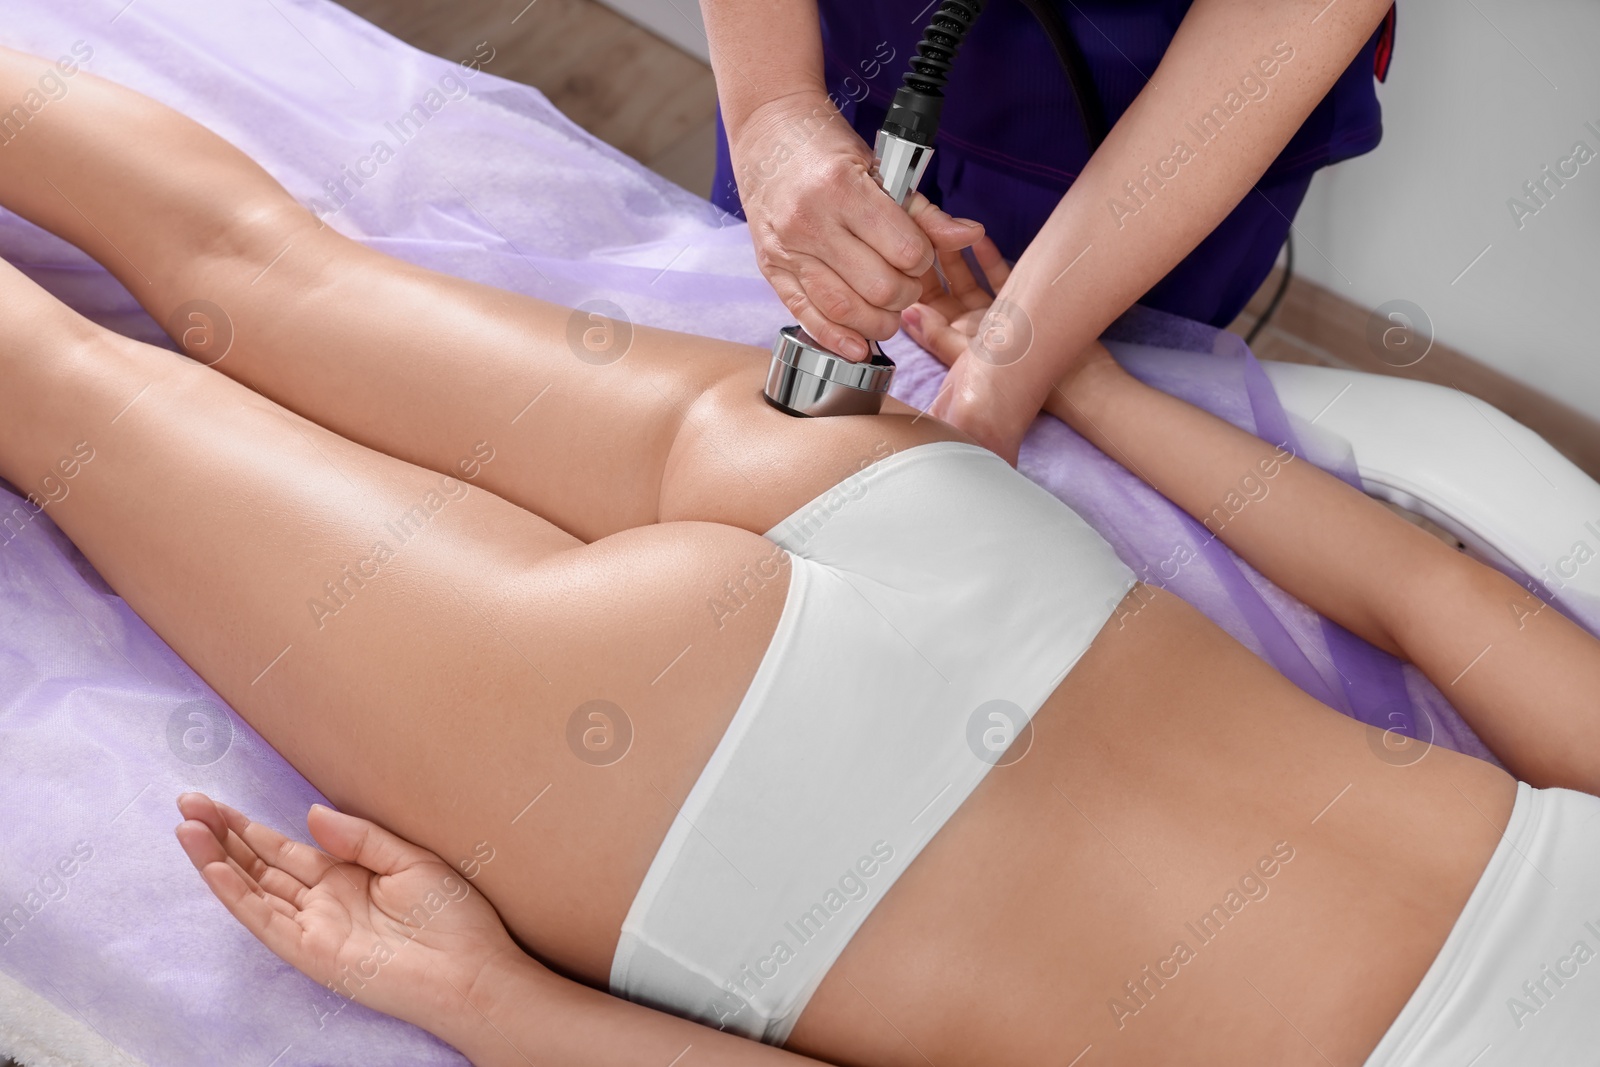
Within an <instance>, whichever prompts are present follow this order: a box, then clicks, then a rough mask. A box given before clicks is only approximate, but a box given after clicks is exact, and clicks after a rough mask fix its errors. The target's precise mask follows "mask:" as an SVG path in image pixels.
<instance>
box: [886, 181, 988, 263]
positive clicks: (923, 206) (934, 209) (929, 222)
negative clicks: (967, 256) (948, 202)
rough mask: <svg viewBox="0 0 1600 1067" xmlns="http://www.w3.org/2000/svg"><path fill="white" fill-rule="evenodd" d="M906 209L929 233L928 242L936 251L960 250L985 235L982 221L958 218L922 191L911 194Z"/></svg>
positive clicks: (924, 231)
mask: <svg viewBox="0 0 1600 1067" xmlns="http://www.w3.org/2000/svg"><path fill="white" fill-rule="evenodd" d="M905 210H906V214H908V215H910V216H911V217H912V218H913V219H915V220H916V223H917V226H918V227H920V228H921V230H922V232H923V233H925V234H927V235H928V242H929V243H930V244H932V245H933V247H934V250H935V251H940V252H955V251H959V250H960V249H963V248H966V247H968V246H969V245H971V244H972V243H973V242H974V241H977V240H978V239H979V238H980V237H982V236H983V224H982V223H980V222H975V221H973V220H972V219H962V218H957V217H955V216H954V215H951V214H950V213H949V212H947V211H945V210H944V209H943V208H941V207H939V206H938V205H937V204H935V203H934V202H933V201H931V200H929V199H928V198H927V197H925V196H923V195H922V194H921V193H912V194H911V197H910V199H908V200H907V201H906V208H905Z"/></svg>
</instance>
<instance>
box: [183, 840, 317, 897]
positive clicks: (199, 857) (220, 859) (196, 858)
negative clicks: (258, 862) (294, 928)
mask: <svg viewBox="0 0 1600 1067" xmlns="http://www.w3.org/2000/svg"><path fill="white" fill-rule="evenodd" d="M176 833H177V837H178V844H179V845H180V846H182V848H183V851H184V854H185V855H187V856H188V857H189V862H190V863H192V864H194V867H195V870H197V871H200V872H202V873H204V871H205V869H206V868H207V867H209V866H212V865H219V866H224V867H227V868H229V869H230V870H232V871H233V872H234V874H235V875H236V876H237V877H238V881H239V884H240V885H242V886H244V887H245V889H246V890H247V891H248V892H250V893H253V894H255V895H256V896H259V897H261V899H262V900H263V902H264V903H265V904H266V905H267V906H268V907H269V908H271V909H272V910H273V911H276V912H278V913H280V914H283V915H288V916H293V915H294V914H296V912H297V911H298V909H297V908H296V906H295V905H294V904H291V903H290V902H289V901H288V900H286V899H284V898H283V897H282V896H280V895H279V894H277V893H270V892H268V891H267V890H265V889H263V888H262V886H261V884H260V883H259V882H258V881H256V879H255V878H253V877H251V875H250V873H249V871H247V870H245V868H244V867H241V866H240V865H239V862H238V861H237V860H236V859H234V858H233V857H232V856H230V855H229V854H228V852H227V850H226V849H225V848H224V847H223V844H222V841H221V840H219V839H218V838H217V836H216V834H215V833H214V832H213V831H212V828H211V827H209V826H207V825H206V824H205V823H203V822H200V821H199V820H197V819H187V820H185V821H184V822H182V823H180V824H179V825H178V828H177V830H176Z"/></svg>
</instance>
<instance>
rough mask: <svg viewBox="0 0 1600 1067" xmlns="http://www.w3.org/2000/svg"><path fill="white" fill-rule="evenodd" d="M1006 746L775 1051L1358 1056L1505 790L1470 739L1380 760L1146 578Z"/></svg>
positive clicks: (1012, 1056) (850, 1056) (1359, 732)
mask: <svg viewBox="0 0 1600 1067" xmlns="http://www.w3.org/2000/svg"><path fill="white" fill-rule="evenodd" d="M1021 747H1022V746H1021V745H1020V744H1019V745H1018V746H1017V748H1016V749H1014V750H1013V751H1012V753H1011V754H1010V755H1009V756H1008V757H1007V759H1006V760H1003V761H1002V763H1001V765H999V766H997V767H996V768H995V769H994V770H993V771H991V772H990V774H989V776H988V777H987V778H986V780H985V781H984V782H983V784H982V785H981V786H980V787H979V788H978V790H977V791H976V792H975V793H974V794H973V796H972V797H971V798H970V800H969V801H968V802H967V803H966V804H965V805H964V806H963V807H962V808H961V810H960V811H958V812H957V813H956V814H955V815H954V817H952V818H951V819H950V821H949V822H948V823H946V825H945V826H944V828H943V829H942V830H941V831H940V833H939V835H938V837H937V838H935V840H934V841H933V842H932V843H931V844H930V845H929V846H928V848H927V849H926V850H925V851H924V852H923V853H922V855H921V857H920V858H919V859H918V860H917V861H916V863H915V864H914V865H912V867H911V868H910V869H909V870H907V871H906V872H905V874H904V875H903V877H901V878H900V880H899V881H898V882H897V883H896V884H895V886H894V887H893V888H892V889H891V890H890V891H889V893H888V895H887V896H886V897H885V899H884V900H883V902H882V904H881V905H880V906H878V908H877V909H876V910H875V911H874V912H873V913H872V915H871V916H870V918H868V920H867V922H866V923H865V925H864V926H863V927H862V928H861V930H860V932H859V933H858V934H857V935H856V937H855V939H854V940H853V941H852V942H851V944H850V946H849V947H848V948H847V949H846V950H845V952H844V954H843V955H842V956H841V957H840V959H839V960H838V962H837V963H836V964H835V965H834V967H833V968H832V970H831V971H830V972H829V973H828V975H827V977H826V979H825V980H824V981H823V983H822V985H821V987H820V989H819V990H818V991H817V993H816V995H815V996H814V997H813V999H812V1000H811V1002H810V1005H809V1007H808V1008H807V1010H806V1012H805V1014H804V1015H803V1016H802V1017H801V1019H800V1021H799V1024H798V1026H797V1027H796V1029H795V1031H794V1033H793V1036H792V1038H791V1041H790V1047H792V1048H795V1049H796V1050H799V1051H804V1052H808V1053H811V1054H813V1055H816V1056H819V1057H821V1058H823V1059H827V1060H830V1061H833V1062H839V1063H851V1064H875V1065H883V1064H908V1065H909V1064H924V1063H927V1062H929V1061H931V1062H934V1063H964V1064H986V1063H994V1064H1018V1063H1047V1062H1048V1063H1061V1064H1066V1063H1070V1062H1074V1057H1075V1056H1078V1055H1079V1054H1080V1052H1082V1053H1083V1058H1082V1060H1080V1061H1077V1062H1079V1063H1081V1064H1083V1065H1090V1064H1108V1063H1124V1064H1144V1063H1151V1064H1154V1063H1171V1062H1180V1061H1181V1062H1185V1063H1234V1062H1240V1060H1239V1059H1238V1057H1239V1056H1241V1055H1244V1054H1246V1053H1248V1054H1249V1057H1250V1060H1251V1062H1262V1063H1267V1062H1270V1063H1286V1064H1287V1063H1308V1064H1313V1063H1314V1064H1327V1063H1334V1064H1339V1065H1340V1067H1343V1065H1345V1064H1352V1065H1354V1064H1359V1063H1360V1062H1362V1060H1363V1059H1364V1058H1365V1056H1366V1054H1367V1053H1368V1052H1369V1051H1370V1050H1371V1048H1372V1047H1373V1046H1374V1045H1375V1044H1376V1043H1377V1041H1378V1039H1379V1038H1380V1037H1381V1036H1382V1034H1383V1032H1384V1030H1385V1029H1386V1028H1387V1027H1388V1025H1389V1024H1390V1022H1391V1021H1392V1020H1393V1018H1394V1016H1395V1015H1396V1014H1397V1013H1398V1012H1399V1010H1400V1008H1401V1006H1402V1005H1403V1004H1404V1003H1405V1001H1406V999H1407V997H1408V996H1409V995H1410V993H1411V992H1412V990H1413V989H1414V988H1415V987H1416V985H1417V983H1418V982H1419V981H1420V979H1421V977H1422V975H1423V973H1424V972H1425V971H1426V969H1427V967H1428V965H1429V963H1430V962H1431V961H1432V959H1433V958H1434V956H1435V955H1436V953H1437V952H1438V949H1439V947H1440V945H1441V944H1442V943H1443V942H1444V939H1445V937H1446V935H1447V934H1448V933H1449V931H1450V928H1451V925H1452V924H1453V923H1454V921H1455V919H1456V916H1457V915H1458V913H1459V912H1460V910H1461V907H1462V906H1463V905H1464V903H1465V901H1466V899H1467V896H1468V894H1469V893H1470V892H1471V890H1472V887H1473V886H1474V884H1475V883H1476V882H1477V880H1478V877H1479V875H1480V873H1481V872H1482V870H1483V868H1484V866H1485V864H1486V863H1487V862H1488V860H1489V857H1490V854H1491V853H1492V852H1493V850H1494V847H1495V845H1496V844H1497V843H1498V841H1499V838H1500V830H1501V828H1502V827H1503V826H1504V825H1505V822H1506V820H1507V818H1508V817H1509V812H1510V807H1511V803H1512V799H1513V796H1514V785H1513V783H1512V781H1511V779H1510V778H1508V777H1507V776H1506V775H1504V774H1503V773H1502V772H1500V771H1498V770H1496V769H1494V768H1492V767H1490V766H1489V765H1488V764H1484V763H1481V762H1480V761H1477V760H1473V759H1470V758H1468V757H1464V756H1459V755H1457V754H1455V753H1451V752H1447V751H1445V750H1442V749H1434V750H1430V751H1428V752H1427V753H1426V755H1422V756H1421V758H1416V754H1407V755H1406V756H1405V757H1404V758H1400V759H1397V758H1395V756H1394V754H1393V750H1392V748H1387V747H1385V746H1384V744H1383V739H1382V735H1381V734H1379V733H1377V732H1376V731H1369V730H1368V729H1367V728H1366V727H1364V726H1361V725H1360V724H1358V723H1355V722H1354V721H1352V720H1349V719H1346V718H1344V717H1342V716H1340V715H1338V714H1336V713H1334V712H1332V711H1330V710H1328V709H1326V708H1324V707H1322V706H1321V705H1320V704H1317V703H1315V702H1314V701H1312V700H1311V699H1310V698H1309V697H1306V696H1305V695H1304V694H1303V693H1301V692H1300V691H1299V690H1298V689H1296V688H1295V687H1293V686H1292V685H1290V684H1289V683H1287V682H1286V681H1284V680H1283V679H1282V678H1281V677H1280V676H1279V675H1278V674H1277V673H1276V672H1274V671H1272V670H1271V669H1270V668H1268V667H1266V666H1265V665H1264V664H1262V663H1261V662H1260V661H1259V660H1258V659H1257V658H1256V657H1255V656H1253V655H1252V654H1251V653H1249V652H1248V651H1247V650H1245V649H1244V648H1242V647H1241V646H1239V645H1237V644H1236V643H1235V642H1233V641H1232V640H1231V639H1230V638H1228V637H1227V636H1226V635H1225V634H1224V633H1223V632H1222V631H1221V630H1219V629H1217V628H1216V627H1215V626H1213V625H1212V624H1211V623H1210V622H1209V621H1207V620H1205V619H1204V618H1203V617H1201V616H1200V615H1199V614H1198V613H1197V612H1195V611H1194V610H1193V609H1192V608H1189V607H1188V606H1187V605H1185V604H1183V603H1182V602H1181V601H1179V600H1177V599H1176V598H1175V597H1171V596H1169V595H1166V594H1153V592H1152V591H1150V590H1148V589H1141V590H1140V591H1138V592H1136V593H1135V594H1133V595H1130V596H1129V598H1128V599H1127V601H1125V603H1124V604H1123V606H1122V608H1121V609H1119V611H1118V612H1117V613H1116V614H1114V615H1113V617H1112V618H1111V620H1110V621H1108V622H1107V624H1106V626H1105V628H1104V629H1103V630H1102V631H1101V633H1100V635H1099V636H1098V637H1097V638H1096V640H1095V642H1094V645H1093V646H1092V647H1091V649H1090V650H1089V652H1088V654H1086V655H1085V656H1084V658H1083V659H1082V660H1080V661H1079V663H1078V665H1077V666H1076V667H1075V668H1074V669H1073V671H1072V673H1071V674H1070V675H1069V676H1068V677H1067V678H1066V680H1065V681H1064V682H1063V684H1062V685H1061V687H1060V688H1059V689H1058V690H1057V691H1056V693H1055V694H1054V695H1053V696H1052V697H1051V699H1050V700H1049V701H1048V702H1047V703H1046V704H1045V706H1044V707H1043V708H1042V709H1041V710H1040V712H1039V713H1038V715H1037V716H1036V717H1035V719H1034V731H1033V734H1032V738H1031V744H1030V745H1029V747H1028V748H1027V751H1026V754H1025V755H1022V756H1021V757H1020V758H1018V757H1017V752H1018V750H1020V749H1021ZM1419 751H1420V750H1419ZM1010 760H1015V762H1009V761H1010ZM1178 1050H1181V1055H1180V1054H1178Z"/></svg>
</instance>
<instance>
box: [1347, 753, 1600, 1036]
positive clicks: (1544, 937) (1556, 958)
mask: <svg viewBox="0 0 1600 1067" xmlns="http://www.w3.org/2000/svg"><path fill="white" fill-rule="evenodd" d="M1597 1049H1600V799H1597V798H1595V797H1592V796H1590V795H1589V794H1587V793H1575V792H1572V791H1570V790H1566V789H1534V788H1533V787H1531V786H1529V785H1526V784H1523V783H1518V785H1517V800H1516V804H1515V806H1514V807H1513V808H1512V811H1511V820H1510V822H1509V823H1508V824H1507V826H1506V830H1505V835H1504V836H1503V837H1502V839H1501V841H1500V844H1499V846H1498V847H1497V848H1496V849H1495V852H1494V856H1493V857H1492V858H1491V859H1490V860H1489V865H1488V867H1487V868H1485V869H1484V872H1483V877H1482V878H1480V879H1479V880H1478V885H1477V887H1476V888H1474V889H1473V891H1472V895H1471V896H1470V897H1469V898H1468V899H1467V906H1466V907H1465V908H1464V909H1463V910H1462V912H1461V916H1460V918H1458V919H1457V920H1456V924H1455V927H1454V928H1453V929H1452V930H1451V931H1450V936H1449V937H1448V938H1447V939H1446V940H1445V943H1444V947H1443V948H1442V949H1440V951H1439V955H1438V957H1437V958H1436V959H1435V960H1434V961H1433V965H1432V966H1431V967H1429V968H1428V973H1427V974H1426V975H1425V976H1424V977H1423V979H1422V984H1421V985H1419V986H1418V987H1417V990H1416V992H1415V993H1413V994H1412V995H1411V999H1410V1000H1409V1001H1408V1002H1407V1003H1406V1006H1405V1008H1404V1009H1402V1010H1401V1012H1400V1016H1399V1018H1397V1019H1396V1020H1395V1023H1394V1025H1393V1026H1392V1027H1390V1028H1389V1032H1388V1033H1387V1034H1385V1035H1384V1038H1383V1040H1382V1041H1380V1042H1379V1043H1378V1047H1377V1048H1376V1049H1375V1050H1373V1053H1372V1055H1371V1056H1370V1057H1369V1058H1368V1059H1367V1064H1366V1067H1435V1065H1438V1064H1460V1065H1461V1067H1467V1065H1468V1064H1470V1065H1471V1067H1527V1065H1529V1064H1539V1065H1540V1067H1565V1065H1568V1064H1572V1065H1576V1064H1579V1063H1594V1062H1595V1056H1596V1050H1597Z"/></svg>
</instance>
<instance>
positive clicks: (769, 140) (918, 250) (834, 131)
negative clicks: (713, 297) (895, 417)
mask: <svg viewBox="0 0 1600 1067" xmlns="http://www.w3.org/2000/svg"><path fill="white" fill-rule="evenodd" d="M728 139H729V150H730V154H731V155H732V157H733V165H734V173H735V175H736V176H737V178H738V182H739V197H740V200H741V201H742V202H743V204H744V211H745V216H746V217H747V218H748V219H749V220H750V238H751V240H752V241H753V242H754V243H755V249H756V262H757V263H758V264H759V266H760V268H761V273H762V274H763V275H765V276H766V279H767V281H768V282H769V283H771V285H772V288H773V290H774V291H775V292H777V294H778V298H779V299H781V300H782V301H783V302H784V305H785V306H787V307H788V308H789V310H790V311H791V312H793V313H794V316H795V319H796V320H797V321H798V322H799V323H800V325H801V326H803V327H804V328H805V330H806V332H807V333H809V334H810V335H811V336H812V337H814V338H816V339H817V341H819V342H820V343H821V344H822V345H823V346H824V347H826V348H828V349H830V350H832V351H834V352H838V353H839V354H840V355H843V356H845V357H846V358H848V359H854V360H862V359H866V358H867V346H866V339H867V338H872V339H873V340H878V341H882V340H886V339H887V338H889V337H892V336H894V333H895V331H896V330H898V329H899V328H900V322H899V316H898V315H897V314H896V312H898V311H900V310H901V309H902V308H904V307H906V306H907V305H909V304H910V303H911V302H912V301H913V300H915V299H917V294H918V291H919V285H918V280H919V279H920V278H921V277H922V275H923V274H924V273H925V272H926V271H927V270H928V269H929V267H931V266H932V264H933V256H934V251H935V249H938V250H942V251H946V252H951V251H956V250H958V249H961V248H965V247H967V246H968V245H970V244H972V242H973V241H975V240H977V238H978V237H979V236H980V235H981V234H982V233H983V228H982V227H981V226H979V225H978V224H977V223H975V222H969V221H966V220H958V219H954V218H951V217H950V216H949V215H947V214H945V213H944V212H943V211H941V210H939V209H938V208H936V207H934V206H933V205H932V204H930V203H929V202H928V200H927V198H926V197H922V196H920V195H918V196H916V197H914V198H913V200H912V201H911V202H910V204H908V207H909V208H910V211H907V210H906V209H904V208H901V207H900V206H898V205H897V204H896V203H895V202H894V201H893V200H892V199H890V197H889V195H888V194H887V193H885V192H884V191H883V190H882V189H881V188H880V187H879V186H878V183H877V181H876V180H875V179H874V178H873V177H872V151H871V149H869V148H868V147H867V145H866V143H865V142H863V141H862V140H861V138H860V137H858V136H857V135H856V132H855V131H854V130H853V129H851V128H850V125H849V123H847V122H846V121H845V120H844V117H843V116H842V115H840V114H839V112H838V109H837V108H835V107H834V106H833V102H832V101H831V100H829V99H828V97H827V95H826V94H824V93H820V92H815V93H814V92H800V93H794V94H791V95H788V96H783V97H779V98H777V99H774V100H771V101H768V102H767V103H766V104H764V105H763V106H761V107H760V108H757V109H756V110H755V111H753V112H752V113H751V114H750V116H749V117H748V118H747V119H746V120H745V121H744V122H743V124H742V125H741V126H740V127H739V128H738V129H737V130H734V129H730V130H729V131H728Z"/></svg>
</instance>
